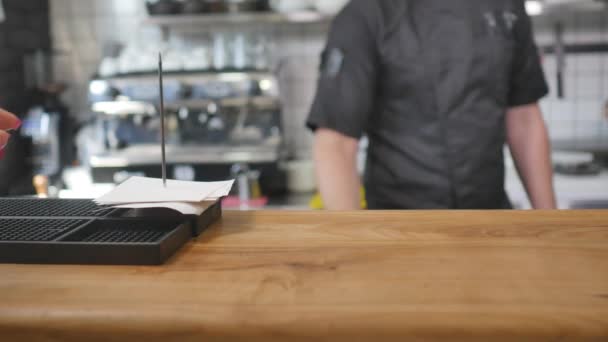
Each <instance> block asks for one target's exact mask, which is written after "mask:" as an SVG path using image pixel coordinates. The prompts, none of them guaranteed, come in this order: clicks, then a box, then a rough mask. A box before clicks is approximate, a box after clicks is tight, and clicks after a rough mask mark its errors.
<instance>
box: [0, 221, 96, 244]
mask: <svg viewBox="0 0 608 342" xmlns="http://www.w3.org/2000/svg"><path fill="white" fill-rule="evenodd" d="M86 222H87V220H57V219H27V218H23V219H7V218H0V241H12V242H18V241H22V242H26V241H27V242H36V241H43V242H44V241H53V240H55V239H56V238H58V237H60V236H62V235H63V234H65V233H67V232H69V231H70V230H72V229H74V228H77V227H79V226H82V225H84V224H85V223H86Z"/></svg>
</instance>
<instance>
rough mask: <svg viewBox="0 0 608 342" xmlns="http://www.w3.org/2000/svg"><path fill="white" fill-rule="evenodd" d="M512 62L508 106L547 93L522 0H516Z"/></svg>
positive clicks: (523, 102)
mask: <svg viewBox="0 0 608 342" xmlns="http://www.w3.org/2000/svg"><path fill="white" fill-rule="evenodd" d="M517 3H518V4H517V6H518V10H517V16H518V20H517V24H516V26H515V40H516V41H515V44H516V48H515V51H514V54H515V55H514V62H513V65H512V71H511V81H510V88H509V107H517V106H523V105H527V104H532V103H535V102H538V100H540V99H541V98H543V97H544V96H546V95H547V94H548V93H549V88H548V86H547V81H546V79H545V75H544V72H543V69H542V67H541V59H540V55H539V53H538V48H537V46H536V43H535V42H534V37H533V32H532V22H531V20H530V17H529V16H528V14H527V13H526V10H525V5H524V1H523V0H517Z"/></svg>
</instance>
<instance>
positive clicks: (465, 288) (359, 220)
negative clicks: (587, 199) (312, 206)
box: [0, 211, 608, 342]
mask: <svg viewBox="0 0 608 342" xmlns="http://www.w3.org/2000/svg"><path fill="white" fill-rule="evenodd" d="M429 339H430V340H434V339H441V340H463V341H506V340H515V341H570V340H585V341H590V340H595V341H608V212H606V211H572V212H517V211H506V212H477V211H471V212H433V211H430V212H361V213H325V212H278V211H277V212H225V213H224V218H223V219H222V222H220V223H218V224H216V225H215V226H213V227H212V228H211V229H210V230H209V231H207V232H206V233H205V234H203V235H202V236H201V237H200V238H199V239H198V240H196V241H193V242H191V243H189V244H188V245H187V246H186V247H185V248H184V249H182V250H181V251H180V252H178V253H177V254H176V255H175V256H174V257H173V258H172V259H171V260H170V261H169V262H168V263H167V264H166V265H164V266H161V267H123V266H121V267H110V266H40V265H0V340H1V341H130V340H136V341H229V340H243V341H287V340H289V341H313V340H315V341H316V340H319V341H375V342H377V341H384V340H389V341H416V340H429Z"/></svg>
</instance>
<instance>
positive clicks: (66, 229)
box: [0, 217, 192, 265]
mask: <svg viewBox="0 0 608 342" xmlns="http://www.w3.org/2000/svg"><path fill="white" fill-rule="evenodd" d="M191 237H192V230H191V226H190V223H189V222H188V220H187V219H184V218H181V219H178V218H175V219H162V218H152V219H143V218H92V219H86V218H80V219H77V218H15V217H6V218H0V263H26V264H99V265H160V264H162V263H163V262H165V261H166V260H167V259H168V258H169V257H171V255H172V254H173V253H175V251H177V250H178V249H179V248H180V247H181V246H183V245H184V244H185V243H187V242H188V241H189V240H190V238H191Z"/></svg>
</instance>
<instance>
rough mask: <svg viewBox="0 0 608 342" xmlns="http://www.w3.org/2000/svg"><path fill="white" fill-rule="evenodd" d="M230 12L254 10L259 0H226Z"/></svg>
mask: <svg viewBox="0 0 608 342" xmlns="http://www.w3.org/2000/svg"><path fill="white" fill-rule="evenodd" d="M224 2H225V3H226V7H227V9H228V12H230V13H239V12H253V11H256V10H257V7H258V1H257V0H224Z"/></svg>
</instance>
